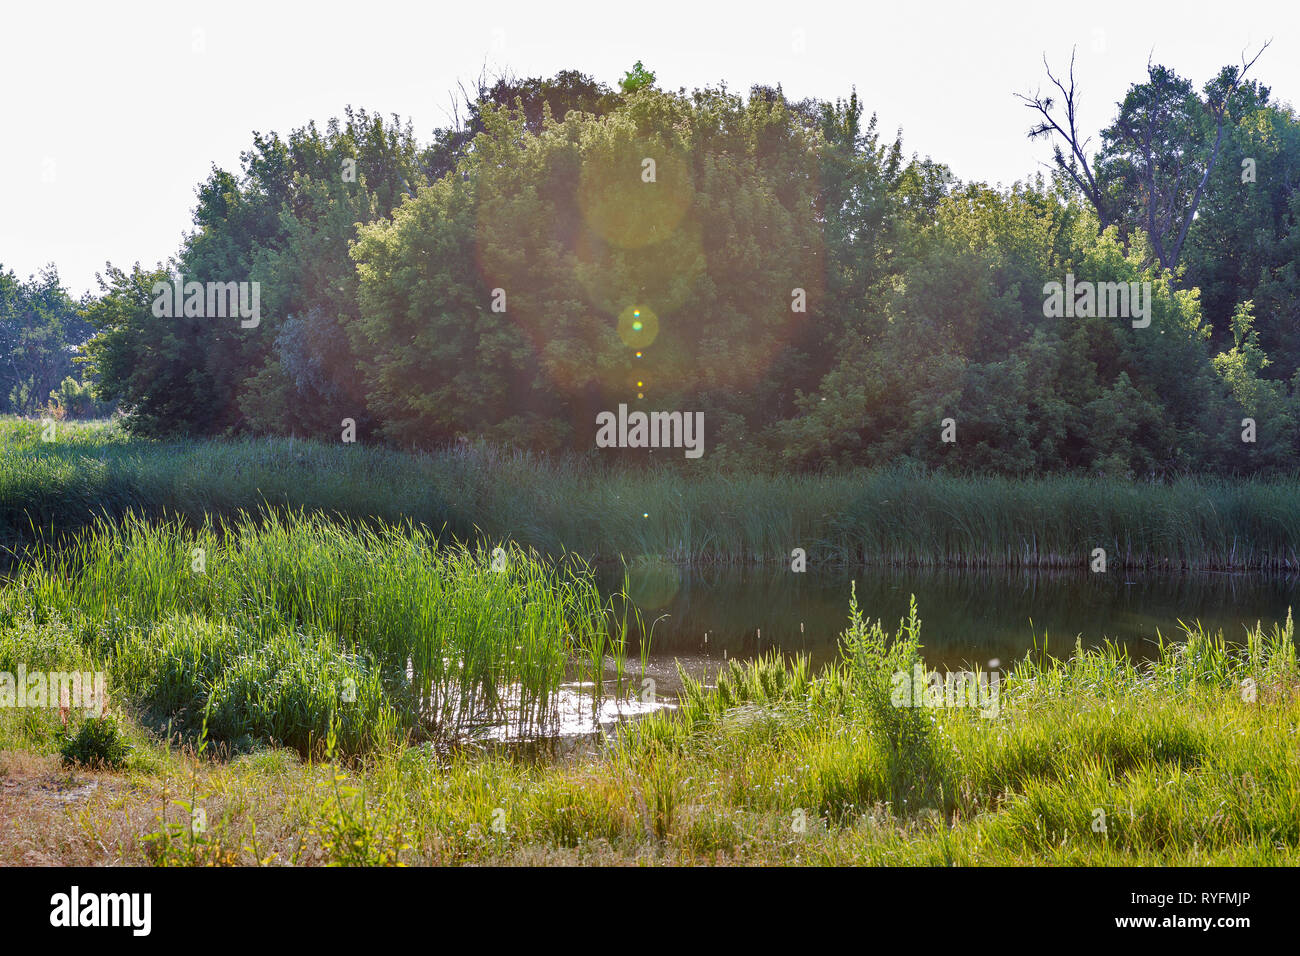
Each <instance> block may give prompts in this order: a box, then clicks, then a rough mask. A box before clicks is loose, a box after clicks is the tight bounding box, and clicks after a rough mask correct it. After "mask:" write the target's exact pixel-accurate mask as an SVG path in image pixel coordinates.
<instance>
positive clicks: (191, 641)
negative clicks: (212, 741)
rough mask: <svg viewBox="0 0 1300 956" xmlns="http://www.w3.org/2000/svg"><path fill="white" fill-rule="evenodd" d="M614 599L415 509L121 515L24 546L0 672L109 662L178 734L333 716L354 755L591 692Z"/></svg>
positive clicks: (229, 735)
mask: <svg viewBox="0 0 1300 956" xmlns="http://www.w3.org/2000/svg"><path fill="white" fill-rule="evenodd" d="M617 603H618V602H617V599H610V600H608V601H604V600H603V599H602V598H601V596H600V594H599V593H598V591H597V590H596V586H595V584H594V582H593V580H592V577H591V574H590V573H589V571H588V569H586V568H585V566H583V565H582V564H581V563H580V562H577V561H575V560H567V561H564V560H562V561H550V560H542V559H540V558H538V557H537V556H535V555H531V554H529V553H526V552H524V551H523V550H522V549H520V548H518V547H516V546H513V545H507V546H505V547H499V548H497V549H494V552H493V553H484V552H482V551H472V550H469V549H467V548H465V547H463V546H460V545H444V544H441V543H439V542H438V541H437V540H436V539H435V538H434V537H433V536H432V535H431V534H430V533H429V532H427V531H424V530H420V529H415V528H412V527H409V526H408V527H400V526H390V525H386V524H382V523H380V524H375V525H369V526H364V527H347V526H345V525H340V524H337V523H334V522H332V521H329V520H327V519H325V518H323V517H320V516H307V515H300V514H299V515H288V516H282V515H278V514H270V515H265V516H263V517H262V518H261V519H259V520H254V519H253V518H252V517H250V516H247V515H243V516H236V517H235V518H234V519H233V520H232V521H230V522H228V523H226V524H224V525H223V526H221V527H220V528H217V527H215V526H213V525H211V524H208V525H204V526H202V527H199V528H190V527H188V526H187V525H184V524H182V523H180V522H170V523H168V522H164V523H153V522H147V521H145V520H144V519H141V518H138V517H135V516H133V515H128V517H126V518H125V519H123V520H122V521H121V522H120V523H119V524H115V525H114V524H109V523H107V522H104V521H100V522H98V523H96V524H94V525H92V526H90V527H89V528H87V529H83V530H82V531H80V532H79V533H77V534H76V535H75V536H73V537H72V538H71V539H70V540H65V541H63V542H61V543H60V545H59V546H58V547H57V548H55V547H51V546H45V545H41V546H37V547H34V548H31V549H28V551H27V553H26V556H25V558H24V560H23V562H22V563H20V564H19V565H18V566H17V568H15V570H14V573H13V575H12V577H11V580H10V581H9V582H8V583H6V584H4V585H2V586H0V628H6V630H3V631H0V669H9V670H16V665H17V663H18V662H19V661H20V660H22V661H24V662H25V663H26V665H27V666H28V667H29V668H33V667H37V666H40V665H41V664H42V663H47V664H49V665H51V666H52V665H53V663H62V662H63V661H62V658H64V657H66V658H67V659H68V660H69V661H73V662H77V663H80V664H86V665H87V667H85V668H83V669H90V668H89V664H90V663H94V664H102V665H103V666H104V667H106V668H107V670H108V672H109V692H110V695H112V696H117V697H122V698H124V699H126V700H130V701H132V702H134V703H136V704H138V705H139V706H141V707H143V708H145V710H146V711H147V712H148V713H150V714H152V715H153V716H154V717H155V718H156V720H157V721H159V722H164V721H170V722H172V723H173V724H174V725H175V726H176V727H177V728H178V729H180V730H182V731H185V732H189V733H193V732H195V731H197V729H198V728H199V727H200V726H202V725H203V724H204V723H206V726H207V728H208V730H209V731H210V732H211V733H212V734H213V735H214V737H217V738H221V739H223V740H226V741H235V742H237V741H239V740H240V739H241V738H253V739H264V740H271V741H275V742H277V743H279V744H281V745H284V746H289V747H293V748H295V749H297V750H299V751H300V752H303V753H308V752H310V751H312V750H313V748H317V749H318V748H319V747H320V746H321V745H322V744H323V743H324V741H325V738H326V735H327V732H328V731H329V730H330V729H331V721H333V722H334V723H333V732H334V733H335V735H336V737H337V741H338V747H339V749H340V750H342V751H345V752H348V753H356V752H360V751H363V750H367V749H371V748H373V747H376V746H378V745H380V744H382V743H385V742H388V741H392V740H396V739H399V738H403V739H405V738H406V737H414V738H415V739H433V740H440V741H446V740H449V739H454V738H458V737H460V736H463V735H464V734H465V733H466V732H468V731H469V730H471V729H472V728H473V727H475V726H477V725H481V724H493V723H500V722H503V721H506V722H508V723H509V725H510V727H511V729H512V730H514V731H515V732H517V733H531V732H535V731H537V730H539V729H542V728H543V727H545V726H546V724H547V723H548V721H551V720H553V719H554V716H555V710H556V707H557V697H556V693H557V690H558V688H559V686H560V684H561V682H562V681H564V680H565V679H566V678H571V679H576V680H580V681H590V682H594V683H595V686H596V691H595V693H593V695H592V703H593V706H597V705H598V702H599V699H600V698H601V697H603V695H604V692H605V690H606V689H607V684H606V681H605V669H606V667H607V666H608V665H610V664H612V665H613V667H614V669H615V670H616V672H617V675H618V676H619V677H624V676H626V660H625V658H626V654H627V645H628V639H627V627H628V620H627V617H626V609H625V608H617ZM616 608H617V609H618V610H619V611H620V612H621V613H619V614H618V615H616V614H615V611H616ZM31 635H40V637H38V638H36V639H33V638H32V637H31ZM46 646H48V647H49V653H46V654H44V655H42V654H40V649H42V648H44V647H46ZM33 654H35V655H36V656H35V657H33ZM56 659H57V660H56ZM6 662H13V664H14V666H13V667H9V668H4V665H5V664H6ZM614 683H615V685H617V683H618V681H617V680H616V681H615V682H614ZM612 689H613V692H614V693H615V694H618V693H619V692H620V690H621V688H619V687H618V686H614V687H613V688H612Z"/></svg>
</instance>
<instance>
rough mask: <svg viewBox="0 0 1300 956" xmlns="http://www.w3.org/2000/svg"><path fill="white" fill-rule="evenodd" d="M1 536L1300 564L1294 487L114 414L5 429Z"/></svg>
mask: <svg viewBox="0 0 1300 956" xmlns="http://www.w3.org/2000/svg"><path fill="white" fill-rule="evenodd" d="M0 448H3V449H4V451H3V454H2V455H0V541H9V542H17V541H19V540H24V539H30V538H31V537H32V535H33V532H34V529H37V528H40V529H55V530H66V529H72V528H77V527H82V526H84V525H86V524H87V523H89V522H90V521H91V520H92V519H93V517H94V516H96V515H101V514H102V515H107V516H109V517H111V518H119V517H121V516H122V515H124V514H126V513H127V512H130V511H135V512H137V513H141V514H144V515H147V516H150V517H162V516H172V517H180V518H183V519H185V520H187V521H189V522H191V523H193V524H202V523H203V522H204V521H205V520H207V519H208V518H210V517H212V516H232V515H235V514H236V513H238V512H239V511H241V510H243V511H248V512H260V511H264V510H266V509H268V508H272V509H274V508H279V509H285V508H302V509H306V510H308V511H318V512H323V513H327V514H332V515H339V516H344V517H347V518H351V519H363V520H364V519H370V518H378V519H382V520H385V521H388V522H400V521H408V520H409V521H412V522H415V523H417V524H422V525H425V526H427V527H428V528H430V529H433V530H435V531H445V532H447V533H449V534H451V535H453V536H455V537H456V538H458V539H459V540H462V541H474V540H478V539H484V538H485V539H489V540H491V541H504V540H510V541H514V542H517V543H518V544H520V545H521V546H523V547H525V548H535V549H538V550H540V551H544V552H547V553H551V554H558V553H561V552H564V551H571V552H576V553H577V554H580V555H582V556H583V557H584V558H585V559H587V560H589V561H611V562H617V561H619V560H622V559H626V560H629V561H634V560H636V559H637V558H639V557H643V556H650V557H651V558H653V560H657V561H667V562H670V563H673V564H677V565H681V566H710V565H728V564H735V565H749V564H762V565H771V566H780V565H786V566H789V565H790V564H791V563H792V561H794V560H795V558H794V557H792V554H793V552H794V551H795V549H802V550H803V552H804V554H805V555H806V560H807V563H808V566H809V567H831V566H842V567H862V566H868V565H872V564H898V565H910V566H920V567H967V568H985V567H1043V568H1089V567H1091V566H1092V565H1093V563H1094V562H1095V561H1096V554H1097V551H1098V549H1101V550H1102V551H1104V552H1105V557H1106V560H1107V565H1108V567H1110V568H1116V567H1132V568H1164V569H1177V570H1273V571H1278V570H1298V569H1300V479H1297V478H1289V479H1271V480H1240V481H1229V480H1219V479H1198V478H1186V479H1181V480H1178V481H1173V482H1168V483H1161V484H1154V483H1134V482H1124V481H1117V480H1111V479H1105V478H1099V477H1098V478H1093V477H1080V476H1054V477H1043V478H1033V479H1008V478H991V477H960V476H952V475H945V474H935V473H924V472H918V471H909V470H905V469H896V468H895V469H885V470H877V471H863V472H856V473H852V474H838V475H733V474H726V473H719V472H712V471H706V470H704V469H703V468H701V469H700V470H699V471H698V472H694V471H690V470H684V468H683V467H681V466H678V467H674V468H667V467H664V468H659V469H655V470H651V471H642V472H638V471H628V470H616V469H609V468H604V467H601V465H600V462H599V460H598V459H592V460H585V459H584V460H579V459H577V458H558V459H543V458H538V457H536V456H531V455H527V454H523V453H515V452H509V451H503V450H500V449H495V448H490V447H485V446H474V445H464V446H460V447H457V448H453V449H447V450H443V451H439V452H435V453H418V454H417V453H406V452H399V451H394V450H391V449H383V448H367V447H362V446H357V445H344V444H339V445H326V444H322V443H319V442H304V441H296V440H289V439H262V440H246V441H230V442H222V441H195V442H178V443H159V442H146V441H138V440H131V439H128V438H126V437H125V436H124V435H122V434H121V433H120V432H119V431H118V429H117V428H116V427H114V426H111V425H108V424H105V423H92V424H88V425H68V424H63V423H60V424H59V425H58V426H57V428H56V433H55V439H54V441H51V442H44V441H42V440H41V427H40V424H39V423H36V422H23V421H18V420H15V419H7V420H5V421H3V422H0Z"/></svg>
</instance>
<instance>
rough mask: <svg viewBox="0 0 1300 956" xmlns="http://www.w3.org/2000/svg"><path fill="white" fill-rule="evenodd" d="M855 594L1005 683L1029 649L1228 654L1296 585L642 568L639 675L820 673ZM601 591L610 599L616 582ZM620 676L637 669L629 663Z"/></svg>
mask: <svg viewBox="0 0 1300 956" xmlns="http://www.w3.org/2000/svg"><path fill="white" fill-rule="evenodd" d="M851 582H855V583H856V587H857V595H858V604H859V606H860V607H861V609H862V612H863V614H864V615H865V616H867V617H871V618H876V617H880V618H883V619H884V622H885V624H886V627H887V629H888V630H890V631H892V630H893V629H894V627H895V626H896V625H897V622H898V620H899V618H900V617H904V616H906V614H907V606H908V598H909V596H910V595H912V594H915V595H916V600H917V606H918V609H919V613H920V617H921V620H922V627H921V643H922V645H923V647H922V656H923V657H924V659H925V661H926V663H927V665H928V666H930V667H932V668H937V669H944V668H950V669H961V668H966V667H968V666H969V665H972V664H979V665H980V666H981V667H988V666H989V661H991V660H998V661H1000V662H1001V665H1002V667H1003V669H1004V670H1005V668H1006V667H1008V666H1009V665H1010V664H1011V663H1013V662H1014V661H1016V660H1018V659H1020V658H1022V657H1024V655H1025V653H1026V652H1027V651H1029V650H1030V649H1031V647H1032V646H1033V644H1034V638H1035V635H1037V639H1038V643H1039V646H1040V647H1041V646H1042V645H1043V641H1044V638H1046V642H1047V643H1046V646H1047V649H1048V651H1049V652H1051V653H1053V654H1055V655H1056V656H1062V657H1063V656H1067V655H1068V654H1069V652H1070V651H1071V650H1072V649H1073V647H1074V642H1075V638H1076V636H1079V637H1080V638H1081V639H1082V641H1083V644H1084V646H1085V647H1096V646H1099V645H1100V644H1101V643H1102V642H1103V641H1105V640H1106V639H1111V640H1113V641H1115V642H1117V643H1119V644H1121V645H1122V646H1124V647H1126V648H1127V649H1128V651H1129V653H1130V654H1131V655H1132V656H1133V657H1135V658H1138V659H1147V658H1150V657H1152V656H1154V654H1155V653H1156V640H1157V632H1159V633H1160V634H1163V635H1164V637H1165V639H1166V640H1170V639H1180V637H1181V632H1180V629H1179V627H1178V620H1179V619H1182V620H1184V621H1187V622H1188V623H1191V622H1193V621H1195V620H1197V619H1199V620H1200V621H1201V623H1202V624H1205V625H1206V626H1207V627H1210V628H1212V629H1215V630H1218V629H1220V628H1222V630H1223V632H1224V635H1225V636H1226V637H1227V638H1228V639H1229V640H1230V641H1235V640H1240V639H1243V638H1244V635H1245V628H1246V627H1247V626H1252V627H1253V626H1254V624H1255V623H1256V622H1257V621H1262V622H1263V623H1264V624H1265V626H1268V625H1269V624H1271V623H1272V622H1274V621H1279V622H1280V621H1284V620H1285V619H1286V614H1287V609H1288V607H1291V606H1295V607H1296V608H1297V610H1300V577H1297V576H1289V577H1278V576H1261V575H1248V574H1170V573H1163V574H1162V573H1136V572H1134V573H1126V574H1088V573H1073V572H1041V571H1037V572H1006V571H1002V572H996V571H933V570H931V571H919V570H909V569H898V568H885V569H872V570H869V571H866V572H857V573H850V572H840V573H816V572H811V571H810V572H808V573H802V574H796V573H793V572H790V571H788V570H786V571H783V572H782V571H772V570H756V569H752V568H751V569H730V568H729V569H723V570H715V571H683V570H680V569H675V568H672V567H670V566H668V565H644V566H641V567H637V568H633V569H632V571H631V573H630V581H629V585H630V587H629V590H630V592H631V594H632V596H633V598H634V599H635V600H636V601H637V603H638V604H639V605H640V606H641V608H642V611H643V614H644V615H645V616H646V618H647V621H648V622H649V621H653V620H654V619H655V618H659V620H658V621H657V622H655V623H654V631H653V639H652V641H651V645H650V648H651V650H650V655H651V671H650V673H651V675H652V676H655V677H656V679H657V680H659V679H662V680H666V681H668V682H669V684H671V683H672V681H673V676H674V674H675V667H674V666H673V661H674V659H676V660H680V661H681V663H682V665H683V666H684V667H685V668H686V669H687V670H688V671H690V672H692V673H695V674H706V675H708V674H712V673H716V670H717V668H718V666H719V665H720V664H721V663H722V662H723V661H724V660H725V659H728V658H737V657H738V658H752V657H754V656H756V655H758V654H760V653H763V652H766V651H769V650H772V649H780V650H782V651H787V652H792V651H797V652H802V653H806V654H808V655H809V656H810V657H811V658H812V660H813V663H814V665H822V664H825V663H827V662H829V661H830V660H832V659H833V658H834V656H835V654H836V652H837V640H838V637H839V635H840V633H841V632H842V631H843V630H844V627H845V626H846V623H847V618H848V603H849V588H850V584H851ZM603 584H604V585H605V586H606V587H614V586H621V571H620V572H618V573H613V572H608V573H607V576H606V577H605V578H604V579H603ZM629 669H631V670H638V669H639V661H638V662H636V663H634V664H632V666H631V667H630V668H629Z"/></svg>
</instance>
